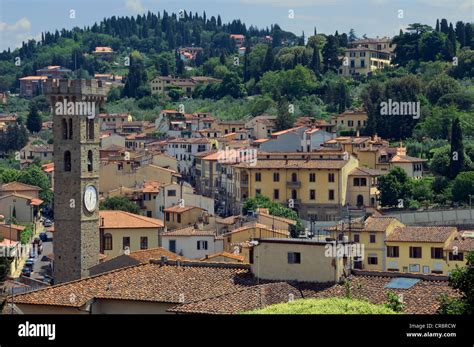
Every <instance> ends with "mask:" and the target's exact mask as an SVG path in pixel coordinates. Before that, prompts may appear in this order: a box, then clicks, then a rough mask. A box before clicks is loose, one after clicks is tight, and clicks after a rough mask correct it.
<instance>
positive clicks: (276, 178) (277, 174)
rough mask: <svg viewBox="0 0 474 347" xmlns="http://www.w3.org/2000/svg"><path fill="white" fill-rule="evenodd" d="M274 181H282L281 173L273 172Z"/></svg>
mask: <svg viewBox="0 0 474 347" xmlns="http://www.w3.org/2000/svg"><path fill="white" fill-rule="evenodd" d="M273 182H280V173H279V172H274V173H273Z"/></svg>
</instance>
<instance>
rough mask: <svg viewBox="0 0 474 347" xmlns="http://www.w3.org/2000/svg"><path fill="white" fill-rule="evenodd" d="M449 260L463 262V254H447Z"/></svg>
mask: <svg viewBox="0 0 474 347" xmlns="http://www.w3.org/2000/svg"><path fill="white" fill-rule="evenodd" d="M449 260H453V261H464V254H463V253H461V252H458V253H457V254H454V253H453V252H449Z"/></svg>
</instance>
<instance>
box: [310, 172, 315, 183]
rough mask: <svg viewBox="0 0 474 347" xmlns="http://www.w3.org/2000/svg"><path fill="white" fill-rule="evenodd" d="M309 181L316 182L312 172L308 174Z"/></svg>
mask: <svg viewBox="0 0 474 347" xmlns="http://www.w3.org/2000/svg"><path fill="white" fill-rule="evenodd" d="M309 181H310V182H316V174H315V173H314V172H311V173H310V174H309Z"/></svg>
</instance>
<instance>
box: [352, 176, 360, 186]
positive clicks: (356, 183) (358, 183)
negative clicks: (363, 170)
mask: <svg viewBox="0 0 474 347" xmlns="http://www.w3.org/2000/svg"><path fill="white" fill-rule="evenodd" d="M353 185H354V187H359V186H360V178H359V177H354V184H353Z"/></svg>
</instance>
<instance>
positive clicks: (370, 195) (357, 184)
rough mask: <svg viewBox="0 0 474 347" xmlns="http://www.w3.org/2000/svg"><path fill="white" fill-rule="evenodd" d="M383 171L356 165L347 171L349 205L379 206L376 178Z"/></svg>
mask: <svg viewBox="0 0 474 347" xmlns="http://www.w3.org/2000/svg"><path fill="white" fill-rule="evenodd" d="M383 174H384V172H383V171H380V170H373V169H368V168H364V167H358V168H355V169H354V170H352V171H351V172H350V173H349V187H348V191H349V205H350V206H358V207H370V208H377V207H378V206H379V201H378V196H379V190H378V189H377V179H378V177H379V176H380V175H383Z"/></svg>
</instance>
